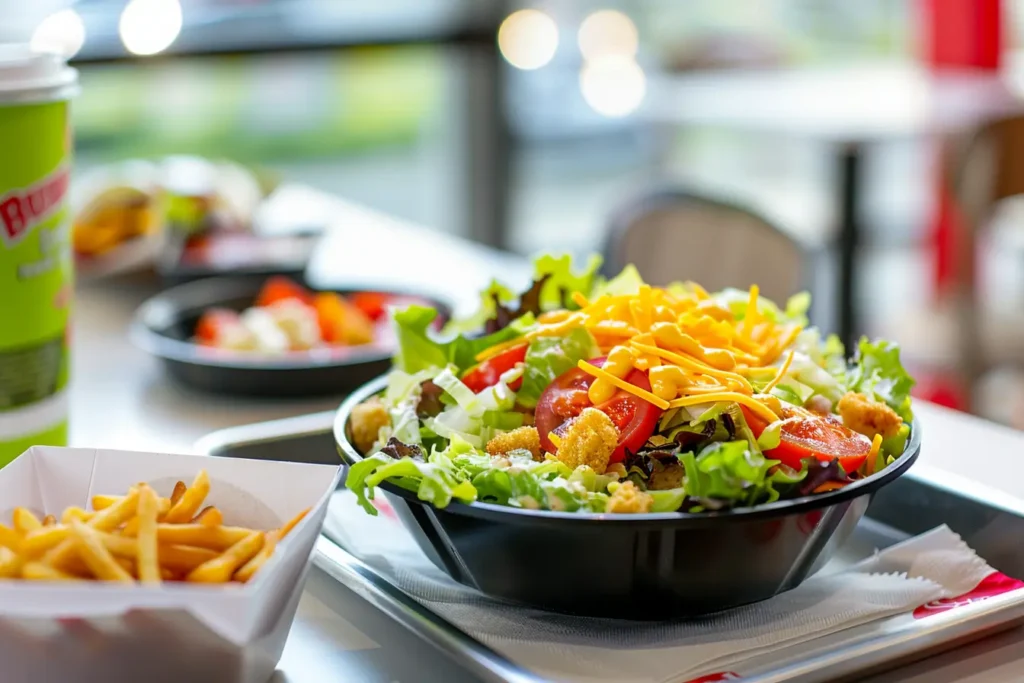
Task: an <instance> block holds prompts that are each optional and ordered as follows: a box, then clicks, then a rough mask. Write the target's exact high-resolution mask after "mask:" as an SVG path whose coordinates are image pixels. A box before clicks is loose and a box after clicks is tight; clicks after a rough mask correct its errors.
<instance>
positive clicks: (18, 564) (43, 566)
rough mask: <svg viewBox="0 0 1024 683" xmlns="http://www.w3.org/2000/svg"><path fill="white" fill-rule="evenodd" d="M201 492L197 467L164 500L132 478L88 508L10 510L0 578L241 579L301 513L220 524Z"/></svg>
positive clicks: (0, 531) (206, 483)
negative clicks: (272, 520) (279, 521)
mask: <svg viewBox="0 0 1024 683" xmlns="http://www.w3.org/2000/svg"><path fill="white" fill-rule="evenodd" d="M209 493H210V479H209V477H208V476H207V473H206V472H205V471H200V472H199V473H198V474H197V475H196V477H195V479H194V480H193V482H192V485H191V486H186V485H185V483H184V482H181V481H179V482H177V483H176V484H175V485H174V489H173V490H172V491H171V495H170V496H168V497H166V498H165V497H162V496H160V495H159V494H158V493H157V491H155V490H154V489H153V488H152V487H151V486H149V485H147V484H145V483H140V484H138V485H136V486H133V487H132V488H131V489H129V491H128V493H127V494H126V495H123V496H117V495H95V496H93V497H92V500H91V501H90V502H91V506H92V509H91V510H85V509H82V508H80V507H74V506H73V507H69V508H67V509H65V510H64V511H63V512H62V513H60V514H56V513H53V514H46V515H45V516H43V518H42V519H41V520H40V517H39V516H38V515H37V514H36V513H34V512H33V511H31V510H28V509H27V508H22V507H19V508H15V509H14V512H13V514H12V519H11V524H10V526H8V525H5V524H0V580H3V579H26V580H32V581H81V580H99V581H111V582H118V583H126V584H127V583H131V584H134V583H136V582H139V583H141V584H142V585H146V586H159V585H160V584H161V583H162V582H164V581H188V582H192V583H213V584H217V583H229V582H231V583H245V582H247V581H251V580H252V578H253V576H254V575H255V574H256V573H257V572H258V571H259V570H260V568H262V567H263V566H264V565H265V564H266V562H267V561H268V560H269V559H270V557H271V556H272V555H273V553H274V550H275V549H276V548H277V547H278V546H279V545H280V544H281V541H282V539H284V537H285V536H287V534H288V532H289V531H291V530H292V529H293V528H294V527H295V525H297V524H298V523H299V522H301V521H302V519H303V518H304V517H305V516H306V514H307V513H308V512H309V510H308V509H306V510H303V511H302V512H300V513H299V514H298V515H296V516H295V517H294V518H293V519H291V520H289V521H288V522H286V523H285V524H283V525H282V526H281V527H280V528H279V529H272V530H269V531H261V530H258V529H249V528H247V527H240V526H228V525H225V523H224V522H225V519H224V513H223V511H222V510H220V509H219V508H218V507H216V506H214V505H208V504H207V505H205V506H204V503H206V499H207V496H208V495H209Z"/></svg>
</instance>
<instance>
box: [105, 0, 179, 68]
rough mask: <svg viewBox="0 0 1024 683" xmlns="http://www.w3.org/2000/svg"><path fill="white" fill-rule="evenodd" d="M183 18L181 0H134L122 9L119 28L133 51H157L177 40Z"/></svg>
mask: <svg viewBox="0 0 1024 683" xmlns="http://www.w3.org/2000/svg"><path fill="white" fill-rule="evenodd" d="M181 21H182V19H181V3H180V2H179V0H131V2H129V3H128V5H127V6H126V7H125V8H124V11H123V12H121V21H120V23H119V24H118V31H119V32H120V34H121V42H122V43H124V47H125V49H126V50H128V51H129V52H131V53H132V54H136V55H155V54H156V53H158V52H163V51H164V50H166V49H167V48H168V47H170V46H171V43H173V42H174V41H175V39H176V38H177V37H178V34H179V33H181Z"/></svg>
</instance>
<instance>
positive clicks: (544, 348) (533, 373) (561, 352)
mask: <svg viewBox="0 0 1024 683" xmlns="http://www.w3.org/2000/svg"><path fill="white" fill-rule="evenodd" d="M598 355H600V351H599V350H598V348H597V344H596V343H595V342H594V338H593V337H592V336H591V335H590V333H589V332H588V331H587V330H585V329H583V328H578V329H575V330H573V331H572V332H570V333H569V334H567V335H566V336H564V337H538V338H536V339H534V340H533V341H531V342H530V346H529V348H527V350H526V362H525V369H524V371H523V385H522V387H521V388H520V389H519V394H518V399H519V403H521V404H522V405H524V406H526V407H527V408H533V407H534V406H536V405H537V399H539V398H540V395H541V393H543V391H544V390H545V389H546V388H547V387H548V385H549V384H551V382H552V380H554V379H555V378H556V377H558V376H559V375H561V374H562V373H563V372H565V371H567V370H570V369H572V368H574V367H576V364H577V363H578V362H579V361H581V360H586V359H588V358H594V357H595V356H598Z"/></svg>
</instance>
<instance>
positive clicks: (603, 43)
mask: <svg viewBox="0 0 1024 683" xmlns="http://www.w3.org/2000/svg"><path fill="white" fill-rule="evenodd" d="M578 40H579V45H580V52H581V53H583V58H584V59H586V60H588V61H590V60H595V59H600V58H601V57H611V56H621V57H636V54H637V50H639V47H640V36H639V34H638V33H637V30H636V24H634V23H633V20H632V19H630V18H629V17H628V16H626V15H625V14H623V13H622V12H618V11H616V10H612V9H603V10H599V11H597V12H593V13H591V14H589V15H587V18H586V19H584V20H583V23H582V24H580V31H579V35H578Z"/></svg>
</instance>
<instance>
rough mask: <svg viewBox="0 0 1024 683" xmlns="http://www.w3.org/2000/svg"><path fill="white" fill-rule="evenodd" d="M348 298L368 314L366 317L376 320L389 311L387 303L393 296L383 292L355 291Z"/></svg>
mask: <svg viewBox="0 0 1024 683" xmlns="http://www.w3.org/2000/svg"><path fill="white" fill-rule="evenodd" d="M348 300H349V301H350V302H352V304H353V305H354V306H355V307H356V308H358V309H359V310H361V311H362V312H363V313H364V314H366V317H368V318H369V319H370V320H373V321H374V322H376V321H378V320H380V319H381V318H383V317H384V314H385V313H387V305H388V302H389V301H391V297H390V296H389V295H387V294H382V293H381V292H355V293H354V294H350V295H349V297H348Z"/></svg>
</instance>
